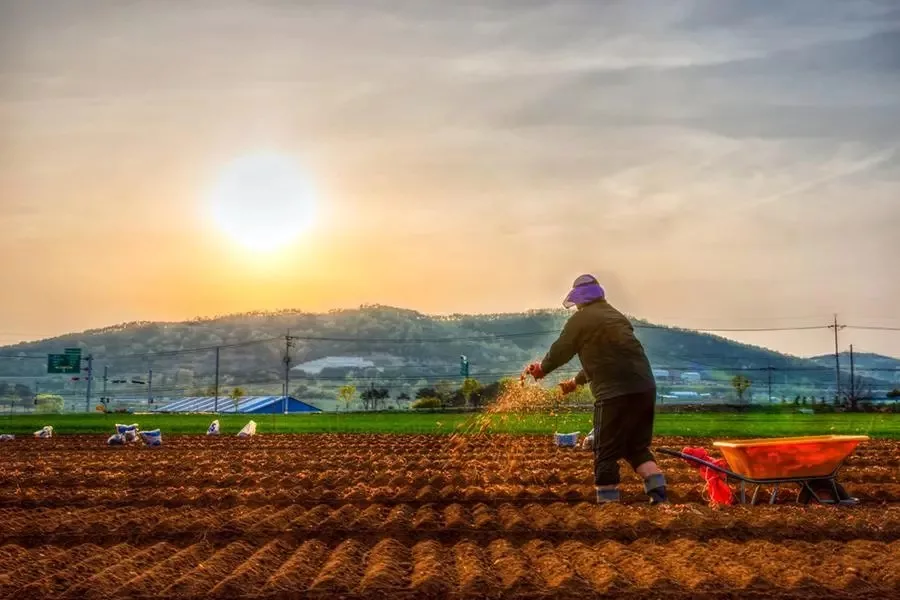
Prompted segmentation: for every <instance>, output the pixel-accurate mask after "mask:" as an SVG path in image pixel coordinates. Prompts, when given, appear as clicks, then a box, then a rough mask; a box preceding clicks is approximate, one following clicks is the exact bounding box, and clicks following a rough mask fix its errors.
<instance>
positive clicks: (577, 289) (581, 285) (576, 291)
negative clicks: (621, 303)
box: [563, 275, 606, 308]
mask: <svg viewBox="0 0 900 600" xmlns="http://www.w3.org/2000/svg"><path fill="white" fill-rule="evenodd" d="M605 297H606V293H605V292H604V291H603V288H602V287H600V283H599V282H598V281H597V279H596V278H595V277H594V276H593V275H581V276H580V277H579V278H578V279H576V280H575V283H573V284H572V291H571V292H569V295H568V296H566V299H565V300H563V306H565V307H566V308H572V307H573V306H576V305H578V304H587V303H588V302H593V301H595V300H600V299H601V298H605Z"/></svg>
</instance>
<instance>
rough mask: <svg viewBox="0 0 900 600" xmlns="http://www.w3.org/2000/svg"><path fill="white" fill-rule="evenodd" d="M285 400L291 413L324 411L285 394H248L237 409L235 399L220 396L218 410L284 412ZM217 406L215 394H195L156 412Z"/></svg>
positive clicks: (210, 409) (209, 409)
mask: <svg viewBox="0 0 900 600" xmlns="http://www.w3.org/2000/svg"><path fill="white" fill-rule="evenodd" d="M285 400H287V412H288V413H291V414H294V413H314V412H322V410H321V409H319V408H316V407H315V406H313V405H312V404H307V403H306V402H303V401H301V400H297V399H296V398H294V397H293V396H287V398H285V397H284V396H247V397H245V398H241V399H240V400H239V401H238V405H237V409H235V406H234V401H232V399H231V398H229V397H227V396H219V401H218V412H220V413H240V414H244V415H270V414H283V413H284V412H285ZM216 408H217V406H216V398H215V396H195V397H191V398H181V399H179V400H175V401H173V402H169V403H168V404H166V405H165V406H160V407H159V408H157V409H156V411H155V412H164V413H203V412H208V413H211V412H215V411H216Z"/></svg>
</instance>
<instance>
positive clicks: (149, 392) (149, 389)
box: [147, 368, 153, 405]
mask: <svg viewBox="0 0 900 600" xmlns="http://www.w3.org/2000/svg"><path fill="white" fill-rule="evenodd" d="M147 404H148V405H150V404H153V369H152V368H151V369H147Z"/></svg>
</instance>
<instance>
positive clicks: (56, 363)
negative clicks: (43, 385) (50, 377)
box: [47, 354, 73, 373]
mask: <svg viewBox="0 0 900 600" xmlns="http://www.w3.org/2000/svg"><path fill="white" fill-rule="evenodd" d="M47 372H48V373H72V372H73V371H72V367H71V366H70V365H69V356H68V355H66V354H48V355H47Z"/></svg>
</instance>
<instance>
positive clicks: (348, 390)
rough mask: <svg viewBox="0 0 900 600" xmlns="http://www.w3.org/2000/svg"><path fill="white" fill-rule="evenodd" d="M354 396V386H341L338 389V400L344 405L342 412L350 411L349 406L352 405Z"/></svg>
mask: <svg viewBox="0 0 900 600" xmlns="http://www.w3.org/2000/svg"><path fill="white" fill-rule="evenodd" d="M354 396H356V386H355V385H350V384H347V385H342V386H341V387H340V388H339V389H338V398H339V399H340V400H341V402H343V403H344V410H350V405H351V404H352V403H353V398H354Z"/></svg>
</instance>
